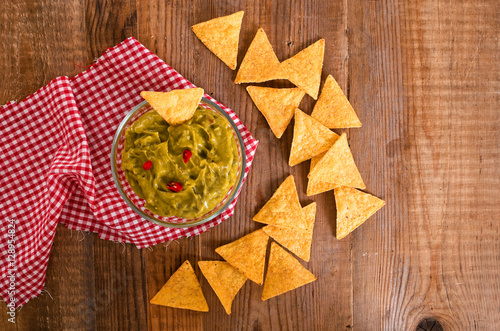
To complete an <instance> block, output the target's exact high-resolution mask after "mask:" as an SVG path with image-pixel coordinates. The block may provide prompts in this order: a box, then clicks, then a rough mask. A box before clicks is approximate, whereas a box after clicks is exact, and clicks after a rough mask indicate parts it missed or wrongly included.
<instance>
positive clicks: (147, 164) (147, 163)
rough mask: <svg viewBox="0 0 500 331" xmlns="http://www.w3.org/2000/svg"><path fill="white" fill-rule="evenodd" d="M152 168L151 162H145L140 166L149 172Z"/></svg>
mask: <svg viewBox="0 0 500 331" xmlns="http://www.w3.org/2000/svg"><path fill="white" fill-rule="evenodd" d="M152 166H153V162H151V161H149V160H148V161H146V162H145V163H144V164H143V165H142V169H144V170H149V169H151V167H152Z"/></svg>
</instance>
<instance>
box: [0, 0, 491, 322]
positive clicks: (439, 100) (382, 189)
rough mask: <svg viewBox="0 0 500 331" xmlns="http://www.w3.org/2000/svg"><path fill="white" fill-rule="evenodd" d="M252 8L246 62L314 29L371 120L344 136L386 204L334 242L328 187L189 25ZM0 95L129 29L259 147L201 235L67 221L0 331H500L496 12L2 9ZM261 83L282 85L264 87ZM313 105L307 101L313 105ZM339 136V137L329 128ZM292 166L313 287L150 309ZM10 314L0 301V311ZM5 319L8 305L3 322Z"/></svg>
mask: <svg viewBox="0 0 500 331" xmlns="http://www.w3.org/2000/svg"><path fill="white" fill-rule="evenodd" d="M238 10H244V11H245V17H244V20H243V28H242V31H241V38H240V50H239V51H240V52H239V55H238V60H239V62H241V60H242V58H243V56H244V54H245V51H246V48H247V47H248V45H249V44H250V42H251V40H252V38H253V36H254V34H255V32H256V31H257V29H258V28H259V27H263V28H264V29H265V31H266V32H267V35H268V36H269V39H270V41H271V43H272V45H273V46H274V48H275V51H276V54H277V56H278V58H279V59H280V60H284V59H287V58H288V57H290V56H292V55H294V54H295V53H297V52H298V51H300V50H301V49H303V48H304V47H306V46H308V45H309V44H311V43H312V42H314V41H316V40H317V39H319V38H320V37H323V38H325V40H326V53H325V63H324V69H323V79H325V78H326V76H327V75H328V74H332V75H333V76H334V77H335V78H336V79H337V81H338V82H339V84H340V85H341V87H342V88H343V89H344V90H345V91H346V93H347V95H348V97H349V99H350V101H351V103H352V104H353V106H354V108H355V109H356V110H357V113H358V115H359V117H360V119H361V121H362V122H363V127H362V128H361V129H352V130H345V132H347V133H348V137H349V142H350V145H351V148H352V150H353V154H354V157H355V159H356V160H357V164H358V167H359V170H360V172H361V174H362V176H363V178H364V180H365V182H366V185H367V191H368V192H370V193H372V194H375V195H377V196H379V197H381V198H383V199H385V200H386V201H387V205H386V206H385V207H384V208H383V209H382V210H381V211H380V212H378V213H377V214H376V215H375V216H374V217H372V218H371V219H370V220H369V221H368V222H366V223H365V224H364V225H362V226H361V227H360V228H359V229H358V230H356V231H355V232H354V233H353V234H351V235H350V236H348V237H347V238H345V239H343V240H341V241H338V240H336V239H335V238H334V235H333V233H334V229H335V204H334V197H333V193H332V192H329V193H325V194H321V195H319V196H315V197H307V196H306V195H305V188H306V185H307V181H306V176H307V173H308V170H309V162H305V163H303V164H300V165H298V166H295V167H293V168H290V167H289V166H288V165H287V159H288V156H289V149H290V144H291V140H292V135H293V125H290V126H289V128H288V129H287V131H286V132H285V134H284V135H283V137H282V138H281V139H280V140H278V139H276V138H275V137H274V135H273V134H272V133H271V131H270V130H269V127H268V125H267V123H266V121H265V119H264V117H263V116H262V115H261V114H260V113H259V112H258V111H257V109H256V108H255V106H254V105H253V104H252V101H251V100H250V97H249V96H248V94H247V92H246V91H245V87H246V86H245V85H243V86H239V85H235V84H234V83H233V82H232V81H233V79H234V77H235V75H236V73H235V72H234V71H231V70H229V69H228V68H227V67H226V66H225V65H224V64H223V63H222V62H221V61H220V60H218V59H217V58H216V57H215V56H214V55H213V54H212V53H210V52H209V51H208V50H207V49H206V48H205V46H203V44H202V43H201V42H200V41H199V40H198V39H197V38H196V37H195V36H194V34H193V33H192V32H191V29H190V26H191V25H193V24H194V23H198V22H202V21H205V20H208V19H210V18H213V17H218V16H222V15H227V14H230V13H233V12H235V11H238ZM0 17H1V19H0V36H1V43H0V45H1V46H0V73H1V76H0V77H1V78H0V102H1V103H5V102H7V101H9V100H12V99H18V100H20V99H22V98H23V97H25V96H26V95H28V94H29V93H32V92H34V91H35V90H36V89H38V88H39V87H41V86H43V85H44V84H45V83H46V82H47V81H49V80H50V79H53V78H54V77H57V76H60V75H68V76H71V75H74V74H75V73H77V72H80V71H82V70H83V69H81V68H79V67H78V66H75V64H74V63H76V64H79V65H81V66H84V65H85V64H86V63H87V64H88V63H90V62H91V61H93V60H94V59H95V58H96V57H98V56H99V55H100V54H101V53H102V52H103V51H104V50H106V48H107V47H110V46H113V45H115V44H117V43H119V42H121V41H122V40H123V39H125V38H126V37H128V36H135V37H136V38H137V39H138V40H139V41H140V42H142V43H143V44H144V45H145V46H146V47H148V48H149V49H150V50H152V51H153V52H155V53H156V54H158V55H159V56H160V57H161V58H162V59H164V60H165V61H166V62H167V63H168V64H170V65H171V66H172V67H174V68H175V69H177V70H178V71H179V72H180V73H181V74H182V75H184V76H185V77H186V78H187V79H189V80H191V81H192V82H194V83H195V84H196V85H198V86H201V87H203V88H204V89H205V90H206V91H207V92H208V93H210V94H211V95H213V96H214V97H215V98H216V99H218V100H220V101H221V102H223V103H225V104H226V105H228V106H229V107H231V108H233V109H234V110H235V111H236V112H237V114H238V115H239V116H240V118H241V119H242V120H243V122H244V123H245V124H246V125H247V126H248V128H249V129H250V131H251V132H252V133H253V134H254V136H255V137H256V138H257V139H259V140H260V145H259V148H258V151H257V154H256V157H255V162H254V165H253V168H252V170H251V172H250V174H249V177H248V180H247V181H246V183H245V185H244V188H243V192H242V194H241V197H240V200H239V203H238V205H237V207H236V213H235V216H233V217H232V218H231V219H229V220H228V221H226V222H224V223H223V224H221V225H219V226H217V227H216V228H214V229H213V230H211V231H210V232H208V233H204V234H202V235H200V236H198V237H196V238H190V239H181V240H178V241H175V242H172V243H167V244H160V245H157V246H155V247H153V248H152V249H143V250H138V249H136V248H135V247H134V246H133V245H120V244H118V243H113V242H109V241H104V240H100V239H98V237H97V236H96V235H95V234H84V233H78V232H73V231H70V230H68V229H66V228H65V227H64V226H62V225H60V226H59V228H58V230H57V234H56V238H55V242H54V246H53V249H52V253H51V259H50V262H49V266H48V272H47V282H46V288H47V292H46V293H45V292H44V293H43V294H42V295H40V297H39V298H37V299H34V300H32V301H31V302H29V303H28V304H27V305H26V306H24V307H23V308H22V310H21V311H19V312H18V314H17V324H16V325H15V326H13V325H11V324H10V323H8V322H7V317H6V316H7V315H5V314H3V316H4V317H2V318H0V329H8V330H13V329H16V328H17V329H19V330H25V329H26V330H28V329H30V330H34V329H54V330H62V329H82V330H83V329H99V330H112V329H121V330H136V329H137V330H145V329H151V330H159V329H164V330H167V329H168V330H192V329H204V330H280V329H289V330H346V329H347V330H349V329H355V330H378V329H384V330H415V329H416V328H417V326H418V325H420V327H421V328H420V329H419V330H421V329H426V330H430V329H432V330H440V326H442V327H443V328H444V329H445V330H476V329H477V330H494V329H497V330H498V329H499V328H500V233H499V232H500V231H499V229H500V225H499V223H498V221H499V220H500V195H499V193H500V192H499V185H500V133H499V132H500V111H499V109H500V65H499V61H500V57H499V54H500V41H499V30H500V2H499V1H498V0H483V1H462V0H461V1H452V0H449V1H434V0H422V1H394V0H387V1H362V0H338V1H336V0H335V1H334V0H330V1H325V0H316V1H307V0H300V1H287V0H283V1H210V2H207V1H200V0H195V1H165V0H156V1H154V0H150V1H142V0H137V1H133V0H115V1H98V0H86V1H84V0H54V1H52V0H42V1H34V0H24V1H17V0H4V1H2V2H0ZM263 85H264V86H273V87H284V86H287V87H288V86H291V85H290V84H284V83H283V82H269V83H267V84H263ZM313 105H314V102H313V100H312V99H311V98H310V97H308V96H306V97H305V98H304V100H303V102H302V104H301V109H303V110H304V111H305V112H306V113H309V114H310V112H311V111H312V107H313ZM339 132H340V131H339ZM289 174H293V175H294V176H295V178H296V182H297V185H298V189H299V191H300V200H301V202H302V204H303V205H305V204H308V203H310V202H312V201H316V202H317V203H318V213H317V221H316V227H315V229H314V230H315V232H314V241H313V247H312V258H311V261H310V262H309V263H304V265H305V266H306V267H307V268H308V269H310V270H311V271H312V272H313V273H314V274H315V275H316V276H317V278H318V280H317V281H316V282H314V283H312V284H309V285H307V286H304V287H302V288H300V289H297V290H295V291H293V292H290V293H287V294H284V295H282V296H279V297H277V298H274V299H271V300H268V301H266V302H262V301H261V300H260V295H261V291H262V288H261V287H260V286H258V285H256V284H254V283H252V282H247V283H246V284H245V286H244V287H243V288H242V290H241V292H240V293H239V294H238V295H237V297H236V299H235V301H234V303H233V313H232V315H230V316H228V315H226V313H225V312H224V310H223V308H222V306H221V304H220V302H219V300H218V299H217V297H216V296H215V294H214V292H213V291H212V289H211V288H210V286H209V285H208V283H207V281H206V280H205V279H204V278H203V277H201V273H200V271H199V269H198V268H196V273H197V275H198V276H199V278H200V280H201V284H202V287H203V291H204V294H205V296H206V298H207V301H208V304H209V306H210V312H209V313H197V312H191V311H185V310H178V309H177V310H176V309H171V308H165V307H159V306H153V305H150V304H149V300H150V299H151V298H152V296H153V295H154V294H155V293H156V291H157V290H158V289H159V288H160V287H161V286H162V285H163V284H164V282H165V281H166V280H167V279H168V277H169V276H170V275H171V274H172V273H173V272H174V271H175V270H176V268H177V267H179V266H180V264H181V263H182V262H183V261H184V260H185V259H189V260H190V261H191V262H192V263H193V264H194V263H196V262H198V261H199V260H208V259H219V258H220V257H219V256H218V255H217V254H216V253H215V252H214V249H215V248H216V247H218V246H220V245H221V244H225V243H228V242H230V241H232V240H234V239H237V238H239V237H241V236H242V235H244V234H246V233H249V232H250V231H252V230H254V229H257V228H259V227H261V226H260V225H259V224H257V223H255V222H253V221H251V218H252V216H253V215H254V214H255V213H256V212H257V211H258V209H259V208H260V207H261V206H262V205H263V204H264V202H265V201H266V200H267V199H268V198H269V197H270V196H271V195H272V193H273V192H274V190H275V189H276V188H277V187H278V186H279V184H280V183H281V182H282V181H283V180H284V179H285V178H286V176H288V175H289ZM2 307H4V306H2ZM4 311H5V309H4V308H2V313H3V312H4Z"/></svg>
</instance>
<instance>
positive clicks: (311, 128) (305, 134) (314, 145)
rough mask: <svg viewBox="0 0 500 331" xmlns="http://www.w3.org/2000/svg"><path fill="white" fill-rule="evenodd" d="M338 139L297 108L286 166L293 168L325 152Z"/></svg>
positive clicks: (333, 133)
mask: <svg viewBox="0 0 500 331" xmlns="http://www.w3.org/2000/svg"><path fill="white" fill-rule="evenodd" d="M338 138H339V136H338V135H337V134H336V133H335V132H333V131H331V130H330V129H328V128H327V127H326V126H324V125H323V124H321V123H320V122H318V121H317V120H315V119H314V118H312V117H311V116H309V115H307V114H306V113H304V112H303V111H301V110H300V109H298V108H297V109H296V110H295V126H294V128H293V140H292V148H291V151H290V160H289V161H288V164H289V165H290V166H291V167H293V166H294V165H296V164H299V163H301V162H303V161H305V160H309V159H310V158H312V157H313V156H316V155H318V154H321V153H323V152H325V151H327V150H328V149H329V148H330V147H332V145H333V143H334V142H335V141H336V140H337V139H338Z"/></svg>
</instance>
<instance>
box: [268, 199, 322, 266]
mask: <svg viewBox="0 0 500 331" xmlns="http://www.w3.org/2000/svg"><path fill="white" fill-rule="evenodd" d="M303 210H304V213H305V214H306V220H307V225H308V229H307V230H299V229H289V228H280V227H278V226H274V225H266V226H265V227H263V228H262V230H263V231H264V232H265V233H267V234H268V235H269V236H270V237H271V238H273V239H274V240H276V241H277V242H278V243H280V244H281V245H282V246H284V247H286V248H287V249H288V250H289V251H290V252H292V253H294V254H295V255H297V256H298V257H300V258H301V259H302V260H304V261H307V262H309V258H310V257H311V242H312V236H313V227H314V219H315V216H316V202H313V203H311V204H309V205H308V206H306V207H304V208H303Z"/></svg>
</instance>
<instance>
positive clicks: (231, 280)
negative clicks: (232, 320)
mask: <svg viewBox="0 0 500 331" xmlns="http://www.w3.org/2000/svg"><path fill="white" fill-rule="evenodd" d="M198 266H199V267H200V270H201V272H202V273H203V275H204V276H205V278H206V279H207V280H208V283H209V284H210V286H212V289H213V290H214V292H215V294H217V297H218V298H219V300H220V302H221V303H222V305H223V306H224V309H225V310H226V313H227V314H228V315H230V314H231V305H232V304H233V299H234V297H235V296H236V294H237V293H238V291H239V290H240V289H241V287H242V286H243V284H245V282H246V280H247V276H245V275H244V274H242V273H241V272H239V271H238V269H236V268H234V267H233V266H232V265H231V264H229V263H227V262H222V261H200V262H198Z"/></svg>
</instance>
